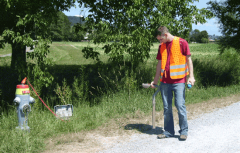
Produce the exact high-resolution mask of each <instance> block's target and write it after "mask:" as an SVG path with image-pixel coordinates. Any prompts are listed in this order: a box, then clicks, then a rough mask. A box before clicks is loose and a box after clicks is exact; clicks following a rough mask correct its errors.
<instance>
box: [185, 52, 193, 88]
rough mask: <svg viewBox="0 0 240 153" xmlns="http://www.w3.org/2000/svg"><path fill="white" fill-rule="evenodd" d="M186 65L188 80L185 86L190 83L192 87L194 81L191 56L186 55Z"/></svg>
mask: <svg viewBox="0 0 240 153" xmlns="http://www.w3.org/2000/svg"><path fill="white" fill-rule="evenodd" d="M187 65H188V70H189V78H188V81H187V84H189V83H191V85H194V83H195V79H194V75H193V63H192V59H191V55H187Z"/></svg>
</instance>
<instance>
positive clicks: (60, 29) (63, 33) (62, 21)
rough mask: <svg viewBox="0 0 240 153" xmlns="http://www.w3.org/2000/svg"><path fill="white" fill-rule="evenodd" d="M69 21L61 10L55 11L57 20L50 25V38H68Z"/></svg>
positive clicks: (58, 39)
mask: <svg viewBox="0 0 240 153" xmlns="http://www.w3.org/2000/svg"><path fill="white" fill-rule="evenodd" d="M70 29H71V22H70V21H69V20H68V17H67V16H66V15H65V14H64V13H63V12H58V13H57V20H56V21H55V22H53V23H52V24H51V26H50V31H51V37H52V40H56V41H62V40H64V41H67V40H68V39H69V35H70Z"/></svg>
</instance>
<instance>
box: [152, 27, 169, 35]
mask: <svg viewBox="0 0 240 153" xmlns="http://www.w3.org/2000/svg"><path fill="white" fill-rule="evenodd" d="M165 33H169V31H168V28H167V27H165V26H160V27H159V28H158V29H157V30H156V31H155V37H157V36H158V35H159V36H161V34H165Z"/></svg>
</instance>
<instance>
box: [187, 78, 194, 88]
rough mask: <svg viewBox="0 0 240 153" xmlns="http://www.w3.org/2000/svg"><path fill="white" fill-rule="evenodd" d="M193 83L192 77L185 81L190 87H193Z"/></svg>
mask: <svg viewBox="0 0 240 153" xmlns="http://www.w3.org/2000/svg"><path fill="white" fill-rule="evenodd" d="M194 83H195V79H194V77H189V78H188V81H187V84H191V85H192V86H193V85H194Z"/></svg>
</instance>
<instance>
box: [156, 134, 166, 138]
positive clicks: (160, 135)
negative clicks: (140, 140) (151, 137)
mask: <svg viewBox="0 0 240 153" xmlns="http://www.w3.org/2000/svg"><path fill="white" fill-rule="evenodd" d="M157 138H158V139H164V138H167V136H166V135H164V134H159V135H158V136H157Z"/></svg>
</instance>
